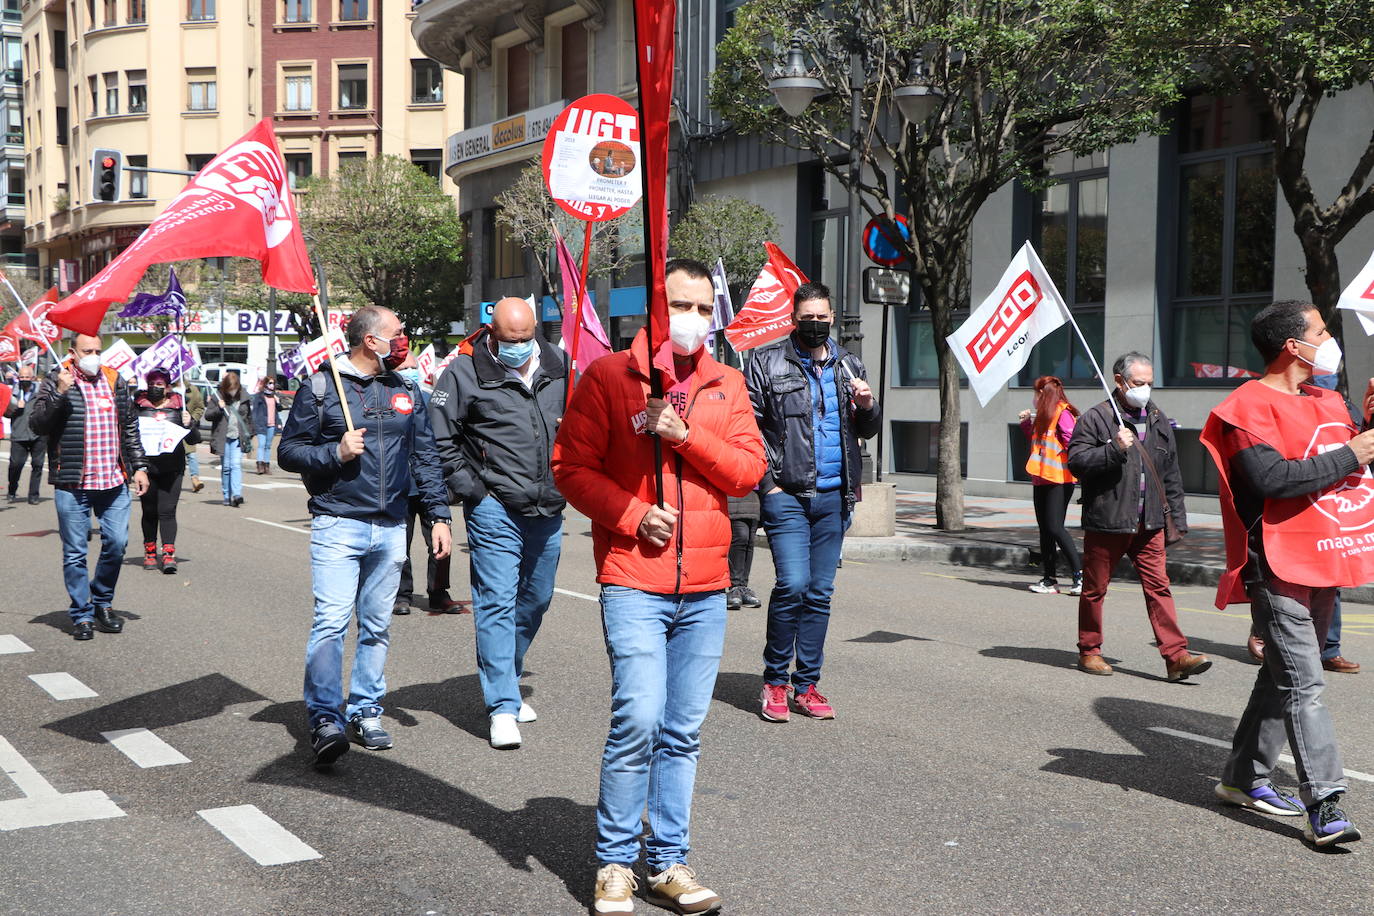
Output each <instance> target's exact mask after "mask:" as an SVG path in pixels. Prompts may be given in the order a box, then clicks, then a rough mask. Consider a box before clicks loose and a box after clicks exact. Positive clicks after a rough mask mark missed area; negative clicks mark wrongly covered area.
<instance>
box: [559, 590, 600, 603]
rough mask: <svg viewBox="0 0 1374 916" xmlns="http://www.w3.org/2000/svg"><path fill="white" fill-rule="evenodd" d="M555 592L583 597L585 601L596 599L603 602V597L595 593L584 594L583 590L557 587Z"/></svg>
mask: <svg viewBox="0 0 1374 916" xmlns="http://www.w3.org/2000/svg"><path fill="white" fill-rule="evenodd" d="M554 591H555V592H557V593H558V594H560V595H567V596H568V597H569V598H581V599H582V600H583V601H595V602H597V603H598V604H600V603H601V599H600V598H598V597H596V596H595V595H584V594H583V593H582V592H570V591H568V590H567V589H566V588H555V589H554Z"/></svg>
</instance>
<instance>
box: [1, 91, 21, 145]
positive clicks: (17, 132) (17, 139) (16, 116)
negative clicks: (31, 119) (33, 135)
mask: <svg viewBox="0 0 1374 916" xmlns="http://www.w3.org/2000/svg"><path fill="white" fill-rule="evenodd" d="M5 142H6V143H15V144H22V143H23V142H24V111H23V109H22V108H20V107H19V100H18V99H9V100H7V101H6V103H5Z"/></svg>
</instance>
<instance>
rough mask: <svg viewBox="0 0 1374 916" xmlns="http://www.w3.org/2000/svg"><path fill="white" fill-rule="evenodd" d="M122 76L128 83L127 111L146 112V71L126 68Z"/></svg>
mask: <svg viewBox="0 0 1374 916" xmlns="http://www.w3.org/2000/svg"><path fill="white" fill-rule="evenodd" d="M124 78H125V79H126V80H127V81H128V83H129V113H130V114H140V113H142V112H146V111H147V110H148V71H147V70H126V71H125V72H124Z"/></svg>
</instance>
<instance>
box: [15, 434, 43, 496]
mask: <svg viewBox="0 0 1374 916" xmlns="http://www.w3.org/2000/svg"><path fill="white" fill-rule="evenodd" d="M47 455H48V439H47V437H46V436H40V437H39V438H37V439H11V440H10V489H9V495H10V496H14V495H15V494H16V493H18V492H19V478H20V477H22V476H24V465H25V464H26V463H27V464H31V465H32V466H33V469H32V471H31V472H30V473H29V496H33V497H36V496H38V487H39V485H40V484H41V483H43V459H44V458H46V457H47Z"/></svg>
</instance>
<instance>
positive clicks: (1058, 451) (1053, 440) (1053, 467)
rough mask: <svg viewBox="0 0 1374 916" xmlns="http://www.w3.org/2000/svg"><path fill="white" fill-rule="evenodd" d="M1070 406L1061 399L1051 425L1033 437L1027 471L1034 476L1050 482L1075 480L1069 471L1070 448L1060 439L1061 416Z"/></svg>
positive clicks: (1071, 481)
mask: <svg viewBox="0 0 1374 916" xmlns="http://www.w3.org/2000/svg"><path fill="white" fill-rule="evenodd" d="M1068 407H1069V405H1068V404H1067V403H1065V402H1064V401H1060V402H1059V406H1058V407H1057V408H1055V411H1054V419H1052V420H1050V425H1049V426H1048V427H1047V428H1046V429H1045V431H1044V432H1043V433H1041V434H1040V435H1038V436H1035V437H1034V438H1033V439H1031V454H1030V459H1029V460H1028V461H1027V462H1026V473H1027V474H1029V475H1031V476H1032V477H1039V478H1040V479H1042V480H1048V481H1049V482H1050V483H1073V482H1074V476H1073V474H1071V473H1070V472H1069V450H1068V449H1066V448H1064V444H1063V443H1062V442H1060V441H1059V418H1060V417H1061V416H1063V414H1064V411H1065V410H1067V409H1068Z"/></svg>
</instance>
